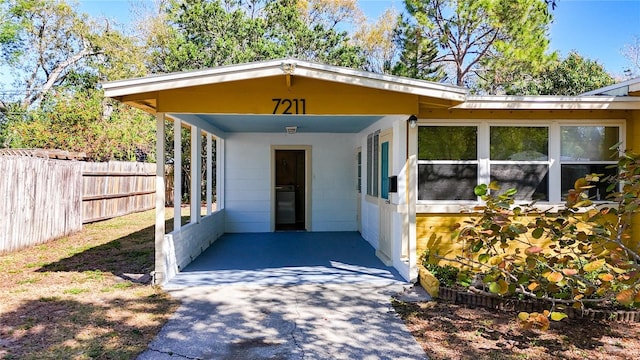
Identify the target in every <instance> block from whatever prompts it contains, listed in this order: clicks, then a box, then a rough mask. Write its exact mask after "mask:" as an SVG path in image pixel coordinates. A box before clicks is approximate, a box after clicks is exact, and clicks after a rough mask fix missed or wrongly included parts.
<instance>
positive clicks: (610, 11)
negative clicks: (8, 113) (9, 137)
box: [79, 0, 640, 75]
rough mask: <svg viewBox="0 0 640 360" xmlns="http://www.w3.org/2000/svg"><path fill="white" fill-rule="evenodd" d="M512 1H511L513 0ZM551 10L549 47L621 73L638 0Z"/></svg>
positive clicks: (378, 5) (599, 0)
mask: <svg viewBox="0 0 640 360" xmlns="http://www.w3.org/2000/svg"><path fill="white" fill-rule="evenodd" d="M131 1H147V0H79V2H80V9H81V10H82V11H85V12H88V13H90V14H91V15H104V16H107V17H109V18H116V19H118V20H120V21H122V22H128V21H130V16H129V9H130V4H131ZM514 1H515V0H514ZM359 3H360V7H361V8H362V9H363V11H364V12H365V14H367V16H368V17H370V18H376V17H377V16H379V15H380V14H381V13H382V12H383V11H384V10H385V9H387V8H389V7H395V8H396V9H397V10H402V9H404V5H403V1H402V0H359ZM557 3H558V6H557V8H556V9H555V10H554V11H553V14H554V23H553V24H552V26H551V32H550V36H551V49H552V50H558V51H560V53H561V54H562V55H566V54H567V53H568V52H569V51H571V50H576V51H577V52H578V53H580V54H581V55H583V56H586V57H588V58H590V59H592V60H597V61H599V62H600V63H602V64H603V65H604V66H605V68H606V69H607V70H608V71H609V72H610V73H612V74H614V75H616V74H617V75H621V74H622V72H623V70H624V68H625V64H626V60H625V59H624V57H623V56H622V55H621V54H620V50H621V49H622V47H623V46H624V44H628V43H631V41H632V36H633V35H636V36H640V0H559V1H557Z"/></svg>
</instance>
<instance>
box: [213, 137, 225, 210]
mask: <svg viewBox="0 0 640 360" xmlns="http://www.w3.org/2000/svg"><path fill="white" fill-rule="evenodd" d="M224 143H225V140H224V139H223V138H220V137H218V138H216V159H215V160H216V188H215V195H216V210H221V209H224V185H225V183H224V171H225V167H224V158H225V155H224V153H225V145H224Z"/></svg>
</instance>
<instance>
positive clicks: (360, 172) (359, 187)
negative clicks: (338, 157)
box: [357, 151, 362, 194]
mask: <svg viewBox="0 0 640 360" xmlns="http://www.w3.org/2000/svg"><path fill="white" fill-rule="evenodd" d="M357 158H358V159H357V161H358V184H357V189H358V194H360V193H362V151H358V155H357Z"/></svg>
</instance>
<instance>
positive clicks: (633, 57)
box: [621, 35, 640, 79]
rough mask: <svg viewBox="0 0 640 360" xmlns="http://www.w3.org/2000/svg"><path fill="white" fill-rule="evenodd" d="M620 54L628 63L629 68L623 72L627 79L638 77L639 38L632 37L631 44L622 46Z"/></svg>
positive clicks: (639, 67) (639, 72) (639, 58)
mask: <svg viewBox="0 0 640 360" xmlns="http://www.w3.org/2000/svg"><path fill="white" fill-rule="evenodd" d="M621 53H622V56H624V57H625V59H627V62H628V63H629V67H628V68H627V69H626V70H625V71H624V72H625V75H626V76H627V78H629V79H631V78H635V77H640V36H638V35H634V36H632V37H631V42H630V43H629V44H625V45H624V47H623V48H622V50H621Z"/></svg>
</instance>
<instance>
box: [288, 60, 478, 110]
mask: <svg viewBox="0 0 640 360" xmlns="http://www.w3.org/2000/svg"><path fill="white" fill-rule="evenodd" d="M293 62H294V63H295V65H296V68H295V70H294V72H293V75H300V76H305V77H308V78H313V79H319V80H326V81H334V82H339V83H343V84H349V85H357V86H363V87H369V88H375V89H381V90H388V91H395V92H401V93H409V94H415V95H421V96H429V97H435V98H440V99H447V100H453V101H464V100H465V98H466V97H467V94H468V92H469V90H468V89H466V88H463V87H460V86H455V85H448V84H441V83H436V82H431V81H425V80H416V79H411V78H405V77H400V76H392V75H384V74H376V73H372V72H367V71H362V70H355V69H350V68H345V67H337V66H329V65H321V64H316V63H310V62H303V61H297V60H296V61H293Z"/></svg>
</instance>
